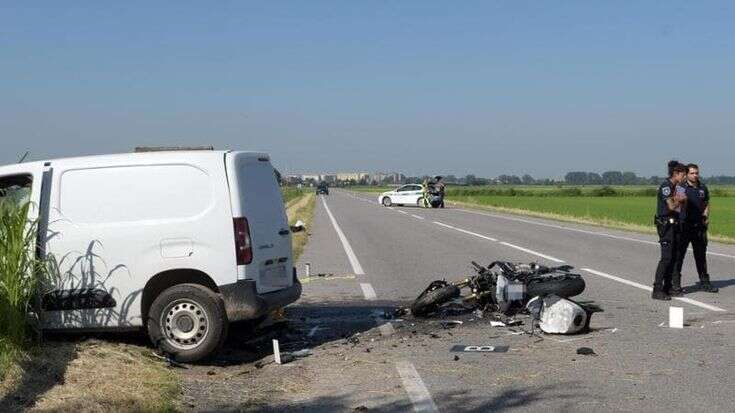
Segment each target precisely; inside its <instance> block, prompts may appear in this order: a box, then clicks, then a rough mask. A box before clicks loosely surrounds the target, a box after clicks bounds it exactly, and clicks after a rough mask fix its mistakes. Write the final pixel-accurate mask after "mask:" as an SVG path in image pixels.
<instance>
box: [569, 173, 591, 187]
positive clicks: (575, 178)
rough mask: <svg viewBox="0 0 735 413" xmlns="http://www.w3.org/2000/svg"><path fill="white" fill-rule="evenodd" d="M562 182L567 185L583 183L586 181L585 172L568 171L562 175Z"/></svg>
mask: <svg viewBox="0 0 735 413" xmlns="http://www.w3.org/2000/svg"><path fill="white" fill-rule="evenodd" d="M564 182H566V183H567V184H569V185H584V184H586V183H587V172H568V173H567V174H566V175H564Z"/></svg>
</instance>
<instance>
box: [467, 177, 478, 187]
mask: <svg viewBox="0 0 735 413" xmlns="http://www.w3.org/2000/svg"><path fill="white" fill-rule="evenodd" d="M476 180H477V177H475V175H467V176H465V177H464V183H465V184H466V185H475V181H476Z"/></svg>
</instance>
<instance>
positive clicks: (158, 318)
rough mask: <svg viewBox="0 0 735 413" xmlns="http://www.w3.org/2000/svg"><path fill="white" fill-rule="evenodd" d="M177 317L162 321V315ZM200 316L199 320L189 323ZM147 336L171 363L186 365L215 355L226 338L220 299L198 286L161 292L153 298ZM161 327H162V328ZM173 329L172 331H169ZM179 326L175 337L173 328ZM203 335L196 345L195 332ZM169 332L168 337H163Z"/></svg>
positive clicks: (223, 311) (207, 289)
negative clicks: (173, 361)
mask: <svg viewBox="0 0 735 413" xmlns="http://www.w3.org/2000/svg"><path fill="white" fill-rule="evenodd" d="M164 312H167V313H168V314H169V315H174V316H175V315H177V314H178V317H177V318H176V320H180V322H176V321H175V320H171V319H167V320H164V317H163V314H164ZM192 316H193V317H194V318H196V317H200V318H199V319H198V320H192ZM147 324H148V336H149V337H150V339H151V342H153V345H154V346H156V347H157V348H158V349H159V350H161V351H162V352H163V353H164V354H167V355H170V356H171V357H172V358H173V359H174V360H176V361H179V362H183V363H189V362H195V361H199V360H202V359H205V358H207V357H209V356H211V355H212V354H214V353H215V352H216V351H217V350H219V348H220V347H221V346H222V344H224V342H225V339H226V338H227V328H228V324H229V322H228V320H227V313H226V311H225V305H224V302H223V301H222V298H221V297H220V296H219V295H217V294H216V293H215V292H214V291H212V290H210V289H209V288H207V287H204V286H202V285H199V284H179V285H175V286H173V287H170V288H168V289H166V290H164V291H163V292H162V293H161V294H159V295H158V297H156V299H155V300H154V301H153V304H152V305H151V309H150V311H149V313H148V323H147ZM162 324H163V325H162ZM172 327H173V329H174V330H172ZM177 327H181V328H182V329H183V330H186V329H188V330H187V331H179V333H178V337H177V334H176V331H175V330H176V328H177ZM200 330H201V331H202V332H203V337H202V338H201V341H200V342H198V343H196V342H195V340H197V339H196V338H189V337H190V336H192V335H194V336H198V335H199V334H198V333H196V332H198V331H200ZM166 331H168V334H164V333H165V332H166Z"/></svg>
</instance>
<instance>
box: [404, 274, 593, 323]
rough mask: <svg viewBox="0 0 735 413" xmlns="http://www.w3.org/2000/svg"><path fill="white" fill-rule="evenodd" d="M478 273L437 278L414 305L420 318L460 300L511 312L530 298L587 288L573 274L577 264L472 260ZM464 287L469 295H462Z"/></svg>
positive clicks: (470, 305) (564, 294) (565, 294)
mask: <svg viewBox="0 0 735 413" xmlns="http://www.w3.org/2000/svg"><path fill="white" fill-rule="evenodd" d="M472 266H473V267H474V269H475V272H476V274H475V275H472V276H469V277H467V278H465V279H463V280H460V281H457V282H448V281H445V280H437V281H433V282H432V283H431V284H429V286H428V287H427V288H426V289H425V290H424V292H422V293H421V295H419V296H418V298H416V300H415V301H414V302H413V304H412V305H411V312H412V313H413V314H414V315H415V316H417V317H426V316H428V315H430V314H432V313H434V312H436V311H437V310H439V308H440V307H441V306H442V305H444V304H446V303H449V302H451V301H454V300H460V301H461V303H462V304H463V305H464V306H465V307H468V308H481V309H491V310H492V311H499V312H502V313H506V314H507V313H509V312H511V311H512V310H513V309H519V308H523V306H524V305H525V304H526V303H527V302H528V300H529V299H531V298H533V297H539V296H547V295H551V294H554V295H557V296H559V297H562V298H568V297H573V296H575V295H578V294H580V293H582V291H584V288H585V282H584V279H583V278H582V276H581V275H579V274H574V273H571V272H570V271H571V270H572V269H573V267H571V266H569V265H563V266H559V267H547V266H543V265H539V264H536V263H530V264H520V263H512V262H507V261H495V262H493V263H491V264H490V265H488V266H487V267H483V266H482V265H480V264H478V263H476V262H474V261H472ZM463 288H468V289H469V294H467V295H464V296H463V295H462V294H461V290H462V289H463Z"/></svg>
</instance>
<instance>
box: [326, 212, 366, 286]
mask: <svg viewBox="0 0 735 413" xmlns="http://www.w3.org/2000/svg"><path fill="white" fill-rule="evenodd" d="M322 203H324V209H325V210H326V211H327V215H329V220H330V221H332V226H334V230H335V231H336V232H337V236H338V237H339V240H340V241H342V247H343V248H344V250H345V254H347V259H349V260H350V265H352V271H353V272H354V273H355V274H357V275H365V271H363V270H362V265H360V261H358V260H357V256H356V255H355V251H353V250H352V246H351V245H350V242H349V241H348V240H347V237H345V234H344V232H342V229H340V227H339V224H337V220H336V219H334V215H332V211H330V210H329V207H328V206H327V201H325V200H324V198H322Z"/></svg>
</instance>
